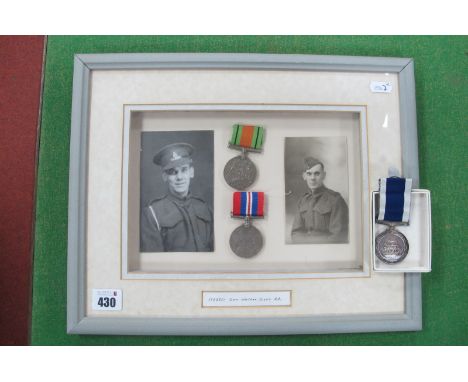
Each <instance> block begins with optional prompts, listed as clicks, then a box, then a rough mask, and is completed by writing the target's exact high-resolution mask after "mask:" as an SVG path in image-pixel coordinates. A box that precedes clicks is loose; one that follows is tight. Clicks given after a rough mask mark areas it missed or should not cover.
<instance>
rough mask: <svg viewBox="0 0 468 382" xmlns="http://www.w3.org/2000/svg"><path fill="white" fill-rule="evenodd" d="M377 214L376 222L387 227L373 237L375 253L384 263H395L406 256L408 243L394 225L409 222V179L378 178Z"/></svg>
mask: <svg viewBox="0 0 468 382" xmlns="http://www.w3.org/2000/svg"><path fill="white" fill-rule="evenodd" d="M379 183H380V190H379V201H380V207H379V215H378V218H377V223H379V224H385V225H387V226H388V227H389V228H388V229H387V230H386V231H384V232H382V233H380V234H379V235H377V237H376V238H375V254H376V256H377V257H378V258H379V259H380V260H381V261H383V262H384V263H386V264H396V263H399V262H400V261H403V259H404V258H405V257H406V255H407V254H408V251H409V243H408V240H407V239H406V237H405V235H403V234H402V233H401V232H400V231H398V230H397V229H396V228H395V226H396V225H407V224H408V223H409V212H410V202H411V184H412V180H411V179H405V178H398V177H392V178H382V179H380V180H379Z"/></svg>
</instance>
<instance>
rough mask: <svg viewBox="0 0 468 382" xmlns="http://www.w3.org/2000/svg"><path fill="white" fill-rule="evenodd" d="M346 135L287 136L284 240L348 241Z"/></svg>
mask: <svg viewBox="0 0 468 382" xmlns="http://www.w3.org/2000/svg"><path fill="white" fill-rule="evenodd" d="M347 153H348V150H347V142H346V137H286V138H285V149H284V164H285V188H286V189H285V191H286V196H285V199H286V200H285V203H286V225H285V226H286V232H285V237H286V243H287V244H323V243H348V242H349V239H348V236H349V235H348V226H349V209H348V204H349V186H348V184H349V175H348V157H347V155H348V154H347Z"/></svg>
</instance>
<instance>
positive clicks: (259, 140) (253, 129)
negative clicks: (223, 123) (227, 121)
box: [224, 124, 265, 190]
mask: <svg viewBox="0 0 468 382" xmlns="http://www.w3.org/2000/svg"><path fill="white" fill-rule="evenodd" d="M264 136H265V129H264V128H263V127H262V126H254V125H240V124H235V125H233V126H232V134H231V139H230V141H229V145H228V147H229V148H230V149H234V150H239V151H241V152H242V153H241V155H239V156H237V157H234V158H232V159H231V160H229V161H228V162H227V163H226V166H225V167H224V179H225V180H226V182H227V183H228V184H229V185H230V186H231V187H232V188H235V189H236V190H245V189H246V188H248V187H250V186H251V185H252V184H253V183H254V182H255V179H256V177H257V169H256V167H255V164H254V163H253V162H252V161H251V160H250V159H249V158H248V157H247V153H248V152H255V153H261V152H262V146H263V139H264Z"/></svg>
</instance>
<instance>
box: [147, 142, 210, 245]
mask: <svg viewBox="0 0 468 382" xmlns="http://www.w3.org/2000/svg"><path fill="white" fill-rule="evenodd" d="M192 152H193V147H192V146H191V145H189V144H188V143H174V144H171V145H167V146H165V147H163V148H162V149H161V150H160V151H159V152H158V153H157V154H156V155H155V156H154V158H153V162H154V163H155V164H156V165H158V166H160V167H161V169H162V171H163V173H162V177H163V180H164V182H165V183H166V184H167V193H166V195H164V196H162V197H160V198H157V199H154V200H153V201H151V202H150V203H149V205H148V206H146V207H144V209H143V211H142V214H141V225H140V232H141V235H140V250H141V251H142V252H208V251H212V250H213V214H212V213H211V210H210V208H209V207H208V205H207V204H206V203H205V201H204V200H203V199H200V198H198V197H196V196H194V195H192V194H191V192H190V182H191V180H192V178H193V177H194V168H193V164H192Z"/></svg>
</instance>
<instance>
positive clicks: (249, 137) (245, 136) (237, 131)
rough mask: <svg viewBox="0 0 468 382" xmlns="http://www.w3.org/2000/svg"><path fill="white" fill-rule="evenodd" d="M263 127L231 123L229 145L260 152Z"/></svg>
mask: <svg viewBox="0 0 468 382" xmlns="http://www.w3.org/2000/svg"><path fill="white" fill-rule="evenodd" d="M263 137H264V129H263V127H262V126H253V125H239V124H236V125H233V126H232V135H231V140H230V141H229V147H231V148H235V149H245V150H247V151H254V152H261V151H262V145H263Z"/></svg>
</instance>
